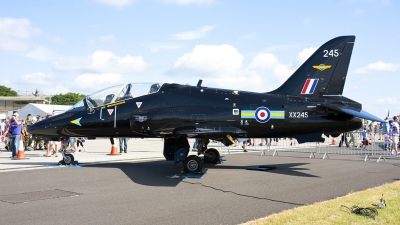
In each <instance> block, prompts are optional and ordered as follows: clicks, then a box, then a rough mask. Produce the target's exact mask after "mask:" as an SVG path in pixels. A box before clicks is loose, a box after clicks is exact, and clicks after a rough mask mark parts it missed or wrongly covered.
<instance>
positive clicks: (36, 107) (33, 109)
mask: <svg viewBox="0 0 400 225" xmlns="http://www.w3.org/2000/svg"><path fill="white" fill-rule="evenodd" d="M71 107H72V106H70V105H46V104H36V103H29V104H28V105H26V106H24V107H23V108H21V109H20V110H18V112H17V113H18V114H19V118H20V119H26V116H27V115H28V114H31V115H32V117H36V116H37V115H39V116H43V117H45V116H46V115H47V113H51V114H52V115H57V114H60V113H63V112H65V111H67V110H68V109H69V108H71Z"/></svg>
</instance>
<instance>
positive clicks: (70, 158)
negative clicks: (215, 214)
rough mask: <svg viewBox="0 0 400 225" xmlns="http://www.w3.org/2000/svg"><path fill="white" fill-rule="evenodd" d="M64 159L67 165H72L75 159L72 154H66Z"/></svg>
mask: <svg viewBox="0 0 400 225" xmlns="http://www.w3.org/2000/svg"><path fill="white" fill-rule="evenodd" d="M63 161H64V163H65V165H70V164H71V163H72V162H73V161H74V156H73V155H72V154H65V156H64V159H63Z"/></svg>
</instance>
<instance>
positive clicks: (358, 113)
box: [340, 109, 386, 123]
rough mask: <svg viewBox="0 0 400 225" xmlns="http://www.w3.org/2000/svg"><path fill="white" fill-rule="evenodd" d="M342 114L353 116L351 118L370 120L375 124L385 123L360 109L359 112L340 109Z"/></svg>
mask: <svg viewBox="0 0 400 225" xmlns="http://www.w3.org/2000/svg"><path fill="white" fill-rule="evenodd" d="M340 110H341V111H342V112H344V113H347V114H350V115H353V116H357V117H360V118H364V119H366V120H372V121H376V122H380V123H384V122H386V121H384V120H383V119H380V118H378V117H376V116H374V115H372V114H370V113H368V112H366V111H364V110H362V109H361V111H360V112H358V111H355V110H352V109H340Z"/></svg>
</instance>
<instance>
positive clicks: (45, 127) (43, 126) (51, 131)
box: [28, 119, 57, 136]
mask: <svg viewBox="0 0 400 225" xmlns="http://www.w3.org/2000/svg"><path fill="white" fill-rule="evenodd" d="M50 123H51V121H50V120H48V121H47V119H46V120H42V121H39V122H36V123H34V124H32V125H31V126H29V128H28V133H30V134H32V135H36V136H55V135H57V132H56V130H57V129H55V127H52V126H51V125H50Z"/></svg>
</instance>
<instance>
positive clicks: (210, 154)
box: [204, 148, 220, 163]
mask: <svg viewBox="0 0 400 225" xmlns="http://www.w3.org/2000/svg"><path fill="white" fill-rule="evenodd" d="M219 157H220V155H219V152H218V150H217V149H215V148H210V149H207V151H206V152H205V153H204V160H206V162H208V163H217V162H218V160H219Z"/></svg>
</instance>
